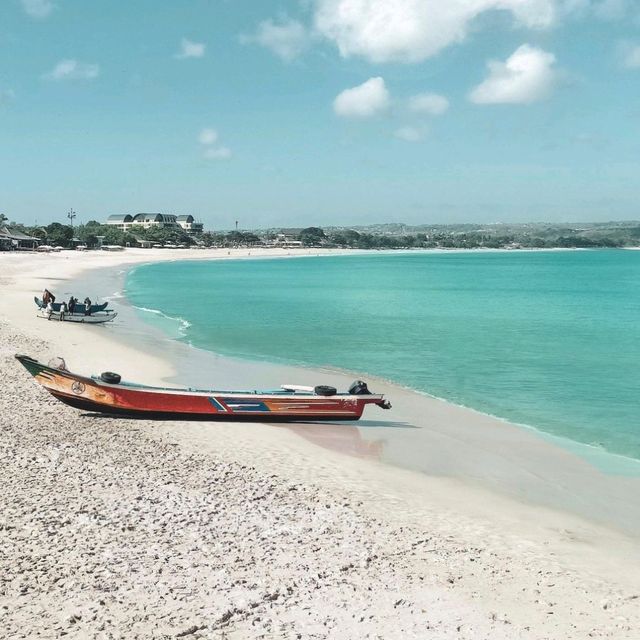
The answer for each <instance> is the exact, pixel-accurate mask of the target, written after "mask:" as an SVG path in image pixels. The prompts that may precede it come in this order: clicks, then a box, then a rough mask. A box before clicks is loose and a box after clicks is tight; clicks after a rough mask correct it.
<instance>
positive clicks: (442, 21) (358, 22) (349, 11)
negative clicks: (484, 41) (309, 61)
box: [314, 0, 573, 62]
mask: <svg viewBox="0 0 640 640" xmlns="http://www.w3.org/2000/svg"><path fill="white" fill-rule="evenodd" d="M314 2H315V16H314V22H315V28H316V30H317V31H318V32H319V33H320V34H321V35H323V36H324V37H326V38H328V39H329V40H331V41H333V42H334V43H335V44H336V45H337V46H338V49H339V51H340V54H341V55H342V56H344V57H348V56H352V55H358V56H363V57H365V58H367V59H368V60H371V61H373V62H390V61H399V62H419V61H421V60H425V59H426V58H429V57H431V56H433V55H435V54H437V53H438V52H439V51H441V50H442V49H444V48H445V47H448V46H449V45H452V44H454V43H457V42H462V41H463V40H464V39H465V37H466V36H467V34H468V32H469V30H470V27H471V25H472V23H473V21H474V20H475V19H476V18H477V17H478V16H479V15H480V14H482V13H485V12H487V11H492V10H494V11H495V10H501V11H506V12H508V13H510V14H511V15H512V16H513V19H514V21H515V23H516V25H518V26H524V27H528V28H535V29H537V28H548V27H551V26H553V25H554V24H555V23H556V22H557V20H558V18H559V17H560V16H561V15H562V14H563V13H564V12H565V10H568V8H569V7H570V5H571V4H572V2H573V0H314Z"/></svg>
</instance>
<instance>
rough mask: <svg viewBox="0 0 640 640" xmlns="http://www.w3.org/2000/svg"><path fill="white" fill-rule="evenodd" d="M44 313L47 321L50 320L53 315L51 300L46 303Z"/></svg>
mask: <svg viewBox="0 0 640 640" xmlns="http://www.w3.org/2000/svg"><path fill="white" fill-rule="evenodd" d="M45 313H46V314H47V320H51V314H52V313H53V302H51V300H49V302H47V306H46V307H45Z"/></svg>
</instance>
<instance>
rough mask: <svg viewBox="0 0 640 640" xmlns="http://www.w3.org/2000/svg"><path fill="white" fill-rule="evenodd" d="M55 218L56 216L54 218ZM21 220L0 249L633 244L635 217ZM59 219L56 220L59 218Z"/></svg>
mask: <svg viewBox="0 0 640 640" xmlns="http://www.w3.org/2000/svg"><path fill="white" fill-rule="evenodd" d="M60 217H62V216H60ZM66 217H67V218H68V219H69V221H70V222H69V223H68V224H65V223H61V222H52V223H51V224H49V225H46V226H41V225H38V224H35V223H34V225H32V226H29V225H25V224H17V223H12V222H10V220H9V217H8V216H7V215H5V214H2V213H0V251H11V250H31V251H33V250H37V251H56V250H61V249H78V250H81V251H82V250H87V249H102V250H107V251H109V250H111V251H118V250H121V249H124V248H127V247H138V248H142V249H186V248H189V247H193V248H210V247H213V248H251V247H262V248H280V249H282V248H288V249H292V248H314V247H315V248H319V247H323V248H348V249H483V248H484V249H512V250H517V249H553V248H565V249H567V248H615V247H636V246H638V245H639V244H640V222H638V221H623V222H615V221H613V222H606V223H602V222H599V223H567V224H562V223H539V222H536V223H521V224H512V223H511V224H506V223H499V222H498V223H493V224H446V225H445V224H421V225H408V224H401V223H392V224H372V225H361V226H323V227H319V226H309V227H299V228H268V229H253V228H250V229H241V228H239V221H237V220H236V221H233V222H232V228H231V229H229V228H228V227H227V228H226V229H225V228H224V224H221V225H220V227H221V228H220V229H219V230H211V229H206V228H205V225H204V223H203V221H202V220H201V219H200V218H198V217H196V216H194V215H192V214H174V213H159V212H155V213H124V214H122V213H118V214H109V215H107V216H105V217H104V218H103V219H102V220H101V221H100V220H93V219H91V220H88V221H87V222H85V223H80V224H77V225H74V224H73V223H74V219H75V218H76V217H77V214H76V213H75V212H74V211H73V210H70V211H69V213H68V214H67V215H66ZM63 219H64V218H63Z"/></svg>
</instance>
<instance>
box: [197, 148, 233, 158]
mask: <svg viewBox="0 0 640 640" xmlns="http://www.w3.org/2000/svg"><path fill="white" fill-rule="evenodd" d="M203 155H204V157H205V158H206V159H207V160H228V159H229V158H230V157H231V156H232V153H231V149H229V148H228V147H208V148H207V149H205V150H204V154H203Z"/></svg>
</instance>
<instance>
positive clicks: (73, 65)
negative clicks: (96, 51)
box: [45, 60, 100, 80]
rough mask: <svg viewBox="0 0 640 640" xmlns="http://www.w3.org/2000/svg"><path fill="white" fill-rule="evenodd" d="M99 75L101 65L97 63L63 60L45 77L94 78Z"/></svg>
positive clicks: (61, 78) (55, 78) (52, 78)
mask: <svg viewBox="0 0 640 640" xmlns="http://www.w3.org/2000/svg"><path fill="white" fill-rule="evenodd" d="M99 75H100V67H99V66H98V65H97V64H86V63H84V62H78V61H77V60H61V61H60V62H58V64H57V65H56V66H55V67H54V68H53V70H52V71H50V72H49V73H47V74H46V75H45V77H46V78H48V79H49V80H93V79H94V78H97V77H98V76H99Z"/></svg>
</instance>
